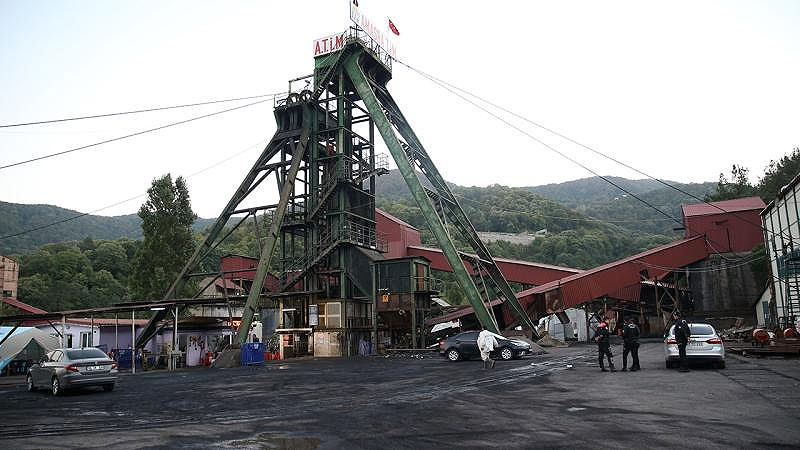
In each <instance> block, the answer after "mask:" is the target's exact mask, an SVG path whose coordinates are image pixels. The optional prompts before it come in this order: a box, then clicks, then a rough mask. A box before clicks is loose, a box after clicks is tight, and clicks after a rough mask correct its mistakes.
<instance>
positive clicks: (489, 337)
mask: <svg viewBox="0 0 800 450" xmlns="http://www.w3.org/2000/svg"><path fill="white" fill-rule="evenodd" d="M495 347H497V339H495V338H494V334H492V332H491V331H489V330H483V331H481V332H480V333H478V350H479V351H480V352H481V359H482V360H483V368H484V369H486V368H487V367H488V368H489V369H494V360H493V359H492V358H491V357H490V354H491V353H492V351H494V349H495Z"/></svg>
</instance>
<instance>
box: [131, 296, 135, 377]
mask: <svg viewBox="0 0 800 450" xmlns="http://www.w3.org/2000/svg"><path fill="white" fill-rule="evenodd" d="M135 343H136V311H131V375H136V345H135Z"/></svg>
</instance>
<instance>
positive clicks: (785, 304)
mask: <svg viewBox="0 0 800 450" xmlns="http://www.w3.org/2000/svg"><path fill="white" fill-rule="evenodd" d="M798 183H800V175H798V176H796V177H795V178H794V179H793V180H792V181H791V182H790V183H789V184H787V185H786V186H784V187H783V188H782V189H781V191H780V192H779V193H778V196H777V197H776V198H775V199H774V200H773V201H771V202H770V203H769V205H767V207H766V208H765V209H764V210H763V211H762V212H761V220H762V221H763V226H764V242H765V243H766V251H767V255H768V257H769V268H770V277H771V281H770V283H769V289H768V291H767V292H765V293H764V296H763V297H762V299H761V301H759V303H758V305H757V308H758V309H759V316H761V317H763V319H762V320H763V324H764V325H765V326H775V327H777V328H781V329H783V328H787V327H790V326H796V324H797V319H798V317H800V278H798V276H800V225H798V217H800V214H798V205H797V191H798Z"/></svg>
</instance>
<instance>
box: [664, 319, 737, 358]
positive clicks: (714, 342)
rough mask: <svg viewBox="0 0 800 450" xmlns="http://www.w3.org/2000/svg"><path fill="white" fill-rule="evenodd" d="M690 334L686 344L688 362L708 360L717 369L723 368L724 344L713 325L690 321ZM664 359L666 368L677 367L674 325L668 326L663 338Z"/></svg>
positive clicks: (676, 343) (676, 344)
mask: <svg viewBox="0 0 800 450" xmlns="http://www.w3.org/2000/svg"><path fill="white" fill-rule="evenodd" d="M689 330H690V331H691V333H692V335H691V337H690V338H689V345H687V346H686V357H687V359H688V360H689V362H694V361H698V362H710V363H712V364H714V365H715V366H716V367H717V368H718V369H724V368H725V346H724V345H723V343H722V339H721V338H720V337H719V335H718V334H717V331H716V330H715V329H714V327H713V326H711V325H709V324H707V323H690V324H689ZM664 360H665V362H666V366H667V369H672V368H675V367H678V362H679V360H680V358H679V356H678V342H677V341H676V340H675V325H673V326H672V327H670V329H669V333H667V336H666V338H665V339H664Z"/></svg>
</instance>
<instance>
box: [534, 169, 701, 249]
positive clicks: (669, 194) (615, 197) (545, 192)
mask: <svg viewBox="0 0 800 450" xmlns="http://www.w3.org/2000/svg"><path fill="white" fill-rule="evenodd" d="M607 178H609V179H610V180H612V181H613V182H614V183H616V184H618V185H620V186H621V187H623V188H624V189H626V190H628V191H630V192H632V193H634V194H636V195H637V196H639V197H640V198H642V199H643V200H645V201H647V202H648V203H650V204H651V205H654V206H656V207H658V208H659V209H661V210H662V211H664V212H665V213H667V214H669V215H670V216H672V217H675V218H677V219H680V218H681V204H686V203H698V201H697V199H695V198H692V196H690V195H686V194H683V193H681V192H678V191H677V190H675V189H672V188H669V187H667V186H664V185H663V184H661V183H659V182H657V181H655V180H649V179H648V180H628V179H625V178H619V177H607ZM667 183H669V184H671V185H673V186H676V187H678V188H680V189H682V190H683V191H685V192H688V193H690V194H692V195H694V196H695V197H697V198H704V197H705V196H706V195H708V194H710V193H712V192H714V191H715V190H716V187H717V183H716V182H705V183H678V182H675V181H667ZM523 189H525V190H528V191H530V192H533V193H536V194H539V195H541V196H543V197H546V198H549V199H551V200H554V201H556V202H559V203H561V204H563V205H565V206H567V207H569V208H571V209H573V210H575V211H579V212H581V213H583V214H586V215H587V216H589V217H593V218H597V219H601V220H605V221H610V222H614V223H616V224H617V225H619V226H620V227H623V228H625V229H628V230H631V231H638V232H642V233H653V234H667V235H673V234H675V233H674V232H673V228H675V227H676V226H679V225H678V224H677V223H676V222H674V221H671V220H669V219H668V218H666V217H665V216H664V215H663V214H660V213H659V212H658V211H655V210H654V209H652V208H650V207H649V206H647V205H645V204H644V203H642V202H640V201H639V200H636V199H635V198H633V197H631V196H629V195H627V194H626V193H625V192H623V191H621V190H620V189H618V188H616V187H614V186H612V185H611V184H609V183H607V182H606V181H604V180H602V179H601V178H599V177H591V178H583V179H580V180H573V181H567V182H565V183H558V184H546V185H542V186H530V187H525V188H523Z"/></svg>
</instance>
